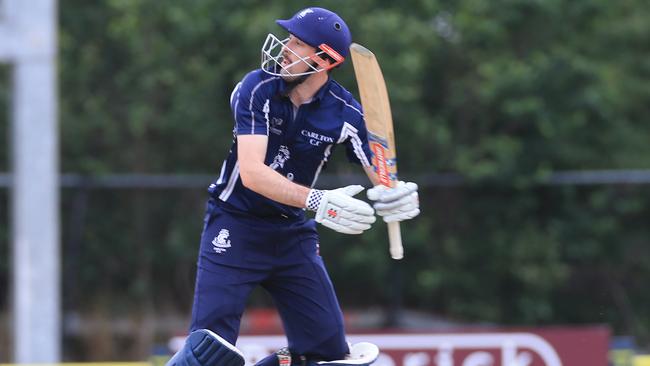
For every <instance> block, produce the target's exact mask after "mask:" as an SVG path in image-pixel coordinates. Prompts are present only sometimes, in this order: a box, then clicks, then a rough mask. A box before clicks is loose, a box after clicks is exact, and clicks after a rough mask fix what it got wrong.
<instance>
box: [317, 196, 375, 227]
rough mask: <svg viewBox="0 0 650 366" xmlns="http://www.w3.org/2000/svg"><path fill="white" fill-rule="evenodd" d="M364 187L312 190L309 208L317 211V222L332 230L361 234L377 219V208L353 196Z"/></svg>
mask: <svg viewBox="0 0 650 366" xmlns="http://www.w3.org/2000/svg"><path fill="white" fill-rule="evenodd" d="M363 189H364V188H363V186H360V185H351V186H347V187H344V188H339V189H335V190H332V191H319V190H312V191H311V192H310V194H309V196H308V197H307V202H306V204H307V208H308V209H311V210H314V211H316V216H315V220H316V222H318V223H321V224H323V225H324V226H326V227H328V228H330V229H332V230H335V231H338V232H341V233H345V234H361V233H362V232H363V231H364V230H368V229H369V228H370V224H372V223H373V222H375V221H376V218H375V210H374V209H373V208H372V207H371V206H370V205H369V204H367V203H366V202H363V201H361V200H358V199H356V198H353V197H351V196H352V195H355V194H357V193H359V192H361V191H363Z"/></svg>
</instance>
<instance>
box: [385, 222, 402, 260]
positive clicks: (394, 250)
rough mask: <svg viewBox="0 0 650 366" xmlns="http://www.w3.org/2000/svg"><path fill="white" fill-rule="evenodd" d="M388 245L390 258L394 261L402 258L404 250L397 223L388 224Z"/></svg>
mask: <svg viewBox="0 0 650 366" xmlns="http://www.w3.org/2000/svg"><path fill="white" fill-rule="evenodd" d="M388 243H389V245H390V256H391V257H392V258H393V259H395V260H400V259H402V258H404V248H403V247H402V231H401V230H400V227H399V222H398V221H395V222H389V223H388Z"/></svg>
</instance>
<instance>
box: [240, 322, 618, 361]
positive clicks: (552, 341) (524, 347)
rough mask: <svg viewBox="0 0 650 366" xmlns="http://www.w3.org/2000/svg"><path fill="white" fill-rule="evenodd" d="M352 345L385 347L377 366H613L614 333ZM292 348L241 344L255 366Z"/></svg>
mask: <svg viewBox="0 0 650 366" xmlns="http://www.w3.org/2000/svg"><path fill="white" fill-rule="evenodd" d="M348 340H349V341H350V342H352V343H356V342H362V341H365V342H372V343H374V344H376V345H377V346H379V349H380V350H381V354H380V356H379V359H378V360H377V362H376V363H375V364H374V366H607V355H608V346H609V329H608V328H606V327H589V328H548V329H546V328H541V329H540V328H533V329H518V330H516V331H509V330H491V331H489V332H476V331H464V330H463V331H459V332H457V333H456V332H451V333H372V334H350V335H348ZM286 345H287V341H286V338H285V337H284V336H262V335H255V336H250V335H249V336H241V337H240V338H239V340H238V342H237V347H238V348H239V349H241V350H242V352H243V353H244V355H246V357H247V364H251V365H252V364H253V363H255V362H256V361H257V360H259V359H261V358H262V357H264V356H266V355H268V354H270V353H272V352H274V351H276V350H278V349H280V348H282V347H286Z"/></svg>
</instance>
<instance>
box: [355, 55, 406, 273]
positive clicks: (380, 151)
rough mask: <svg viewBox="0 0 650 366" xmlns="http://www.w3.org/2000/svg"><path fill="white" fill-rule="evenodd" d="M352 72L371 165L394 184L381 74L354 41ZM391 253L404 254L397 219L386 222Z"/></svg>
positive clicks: (395, 256)
mask: <svg viewBox="0 0 650 366" xmlns="http://www.w3.org/2000/svg"><path fill="white" fill-rule="evenodd" d="M350 54H351V55H352V64H353V66H354V74H355V75H356V78H357V85H358V86H359V94H360V96H361V105H362V106H363V116H364V119H365V121H366V129H367V130H368V144H369V145H370V150H371V151H372V155H373V156H372V165H373V167H374V169H375V171H376V172H377V177H378V178H379V182H380V183H381V184H383V185H385V186H388V187H393V186H395V184H397V160H396V156H397V153H396V150H395V136H394V133H393V117H392V114H391V112H390V101H389V100H388V91H387V90H386V83H385V82H384V76H383V74H382V73H381V69H380V68H379V63H378V62H377V58H376V57H375V55H374V54H373V53H372V52H370V51H369V50H368V49H367V48H365V47H363V46H361V45H360V44H357V43H352V45H350ZM388 242H389V244H390V256H391V257H392V258H393V259H396V260H399V259H402V258H403V257H404V248H403V247H402V234H401V231H400V227H399V222H390V223H388Z"/></svg>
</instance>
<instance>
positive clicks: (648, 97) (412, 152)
mask: <svg viewBox="0 0 650 366" xmlns="http://www.w3.org/2000/svg"><path fill="white" fill-rule="evenodd" d="M319 5H320V6H323V7H327V8H331V9H333V10H335V11H337V12H339V13H340V14H341V15H342V16H343V17H344V18H345V19H347V20H348V23H349V25H350V28H351V30H352V32H353V35H354V39H355V40H356V41H357V42H359V43H362V44H364V45H365V46H367V47H368V48H370V49H371V50H373V51H374V52H375V53H376V54H377V56H378V57H379V60H380V63H381V65H382V68H383V71H384V74H385V79H386V82H387V84H388V87H389V93H390V97H391V101H392V107H393V113H394V119H395V126H396V130H397V144H398V150H399V167H400V172H401V175H402V176H403V177H405V178H408V179H414V178H416V177H418V176H421V175H422V174H428V173H434V172H435V173H458V174H460V175H462V176H463V177H464V178H465V183H464V184H463V185H462V186H451V187H435V186H434V187H432V186H423V187H422V191H421V205H422V214H421V215H420V217H419V218H418V219H416V220H414V221H413V222H408V223H405V224H403V232H404V233H403V235H404V239H405V243H406V259H405V260H404V262H402V263H399V264H395V263H392V262H391V261H390V259H389V258H388V255H387V250H386V234H385V227H384V225H382V224H378V225H376V227H375V228H374V229H373V230H372V231H371V232H370V233H368V234H364V235H363V236H361V237H344V236H341V235H337V234H334V233H331V232H328V231H326V230H321V232H322V235H323V238H322V241H323V243H322V245H321V248H322V253H323V256H324V257H325V258H326V261H327V262H328V265H329V268H330V270H331V273H332V276H333V278H334V282H335V284H336V287H337V290H338V291H339V293H340V294H341V300H342V302H343V305H344V306H359V307H367V306H377V304H379V305H380V306H385V307H390V306H392V305H391V304H393V305H394V304H395V300H394V299H395V296H396V294H397V295H399V296H401V299H402V300H401V305H402V306H405V307H408V308H414V309H420V310H423V311H428V312H435V313H439V314H442V315H445V316H448V317H450V318H453V319H457V320H459V321H472V322H474V321H476V322H494V323H505V324H556V323H575V324H579V323H594V322H598V323H600V322H606V323H609V324H611V325H612V326H613V327H614V328H615V330H616V331H617V332H620V333H631V334H635V335H637V336H639V337H641V339H645V340H647V339H648V336H649V334H648V327H649V326H650V311H649V310H650V309H649V308H648V307H647V306H646V305H645V304H647V303H649V302H650V295H648V291H647V290H646V287H647V285H646V283H647V281H648V279H649V278H650V253H649V251H650V249H648V248H650V246H648V239H647V238H648V237H650V232H649V231H650V229H649V227H648V225H647V220H648V217H650V199H649V198H648V197H649V195H648V193H649V192H648V191H649V188H648V187H644V186H589V187H585V186H574V187H570V186H551V185H545V184H543V183H544V182H545V180H546V179H547V178H548V176H549V174H550V173H551V172H553V171H558V170H580V169H622V168H628V169H631V168H643V169H648V168H650V159H648V156H650V144H648V143H647V139H648V136H650V124H648V123H647V116H648V115H650V110H649V108H650V107H648V106H649V105H650V103H649V102H650V83H648V82H647V80H648V79H649V77H650V59H649V58H648V57H647V56H648V51H649V45H650V39H649V38H650V10H649V9H650V8H648V7H647V4H645V2H644V1H642V0H625V1H606V0H589V1H566V0H565V1H562V0H497V1H482V0H459V1H446V0H405V1H399V2H394V1H380V0H374V1H371V0H359V1H348V2H342V1H334V0H330V1H323V2H320V3H319ZM60 6H61V10H60V17H61V21H60V26H61V34H60V46H61V49H60V71H61V72H60V83H61V139H62V144H61V146H62V160H61V162H62V169H63V171H65V172H78V173H84V174H90V175H101V174H107V173H127V172H139V173H206V172H209V173H214V174H216V173H217V172H218V168H219V166H220V164H221V159H222V158H223V157H224V156H225V154H226V153H227V151H228V149H229V147H230V143H231V139H232V134H231V129H232V123H233V122H232V118H231V113H230V110H229V106H228V100H229V96H230V92H231V90H232V88H233V86H234V85H235V84H236V82H237V81H238V80H240V79H241V77H242V76H243V75H244V74H245V73H246V72H247V71H249V70H250V69H252V68H255V67H258V62H259V61H258V60H259V49H260V47H261V43H262V41H263V39H264V37H265V35H266V34H267V33H268V32H274V33H276V34H280V28H279V27H277V26H276V25H275V24H274V23H273V20H274V19H277V18H286V17H289V16H291V15H292V14H293V13H294V12H295V11H296V10H298V9H300V8H302V7H304V6H305V4H304V3H303V2H298V1H284V2H268V1H258V0H240V1H230V0H201V1H199V0H196V1H183V2H178V1H171V0H156V1H154V0H137V1H133V0H106V1H102V2H88V1H82V0H62V1H60ZM334 76H335V78H336V79H337V80H339V81H340V82H341V83H342V84H343V85H345V86H347V87H348V88H349V89H350V90H353V91H355V92H356V87H355V84H354V78H353V73H352V69H351V67H350V65H346V66H344V67H342V68H341V69H340V70H337V71H336V72H335V73H334ZM2 118H3V117H1V116H0V121H2ZM1 154H2V152H0V157H1V156H2V155H1ZM341 158H342V156H341V155H340V152H338V153H337V155H336V156H335V159H334V160H343V159H341ZM329 171H330V172H339V173H350V172H353V171H355V170H353V168H352V167H349V166H348V165H345V164H341V163H337V162H336V161H334V162H333V163H332V165H331V166H330V167H329ZM355 172H356V171H355ZM207 183H208V182H206V185H207ZM63 198H64V200H63V204H64V215H65V216H64V219H65V221H64V225H65V227H64V253H65V254H66V257H65V259H64V265H65V268H66V271H67V273H68V277H67V278H68V279H70V281H69V282H67V285H66V287H65V288H66V290H65V293H64V295H67V297H66V298H67V299H68V303H67V304H66V309H68V310H87V309H90V308H93V307H94V306H97V304H99V306H102V307H104V308H107V310H106V311H110V312H112V313H117V314H120V313H121V314H124V313H127V312H133V311H139V312H142V313H155V312H157V311H162V309H172V311H175V312H177V313H179V312H181V313H182V312H188V311H189V302H190V301H191V293H192V288H191V287H192V281H193V278H192V276H193V266H194V261H195V255H196V250H197V242H198V236H199V232H200V229H201V210H202V205H203V200H204V198H205V194H204V192H203V191H201V190H187V191H183V192H178V191H175V192H172V191H146V192H145V191H117V190H98V191H83V190H81V191H80V190H66V191H65V192H64V195H63ZM79 207H86V214H85V215H83V214H80V213H79ZM2 224H3V223H1V222H0V225H2ZM0 240H1V239H0ZM395 276H397V277H395ZM123 288H126V289H127V292H126V295H120V296H118V295H117V294H122V293H123ZM360 289H363V291H360ZM260 301H261V302H263V301H264V300H260ZM131 303H137V304H138V305H137V306H136V307H135V309H134V307H133V305H132V304H131ZM253 303H255V300H254V301H253ZM644 337H645V338H644Z"/></svg>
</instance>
